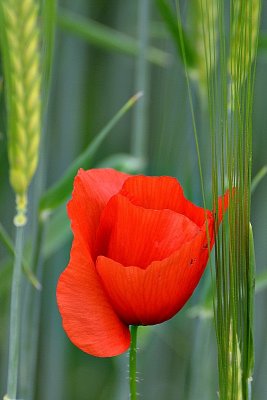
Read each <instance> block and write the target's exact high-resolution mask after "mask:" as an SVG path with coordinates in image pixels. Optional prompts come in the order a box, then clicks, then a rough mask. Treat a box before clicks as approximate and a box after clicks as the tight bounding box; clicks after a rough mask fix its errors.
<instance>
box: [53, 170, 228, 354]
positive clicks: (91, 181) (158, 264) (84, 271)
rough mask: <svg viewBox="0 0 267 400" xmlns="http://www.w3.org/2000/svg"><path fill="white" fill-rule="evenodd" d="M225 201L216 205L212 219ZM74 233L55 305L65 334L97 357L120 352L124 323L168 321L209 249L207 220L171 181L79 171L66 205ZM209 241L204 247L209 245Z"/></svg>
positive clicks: (211, 240) (210, 240) (188, 291)
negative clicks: (68, 259)
mask: <svg viewBox="0 0 267 400" xmlns="http://www.w3.org/2000/svg"><path fill="white" fill-rule="evenodd" d="M227 206H228V197H227V195H226V197H225V198H224V201H223V200H222V199H219V213H220V217H222V215H223V212H224V211H225V209H226V208H227ZM68 213H69V217H70V219H71V222H72V230H73V235H74V240H73V246H72V250H71V256H70V262H69V264H68V266H67V268H66V269H65V271H64V272H63V273H62V274H61V276H60V278H59V282H58V287H57V301H58V306H59V310H60V312H61V315H62V319H63V326H64V329H65V330H66V332H67V334H68V336H69V337H70V339H71V340H72V341H73V343H74V344H76V345H77V346H78V347H79V348H81V349H82V350H84V351H85V352H88V353H90V354H93V355H96V356H102V357H104V356H113V355H117V354H120V353H122V352H124V351H125V350H127V348H128V347H129V344H130V334H129V329H128V326H129V325H150V324H158V323H161V322H164V321H166V320H168V319H169V318H171V317H173V316H174V315H175V314H176V313H177V312H178V311H179V310H180V309H181V308H182V307H183V305H184V304H185V303H186V301H187V300H188V299H189V297H190V296H191V295H192V293H193V291H194V289H195V287H196V286H197V284H198V282H199V280H200V278H201V276H202V274H203V272H204V269H205V267H206V265H207V261H208V257H209V247H210V249H211V248H212V246H213V244H214V236H215V233H214V225H215V224H214V215H213V213H212V212H211V211H209V210H204V209H203V208H201V207H198V206H196V205H194V204H193V203H191V202H190V201H189V200H187V199H186V198H185V196H184V194H183V190H182V187H181V185H180V184H179V182H178V181H177V180H176V179H175V178H171V177H146V176H129V175H127V174H123V173H121V172H117V171H115V170H112V169H95V170H89V171H83V170H80V171H79V173H78V175H77V177H76V178H75V182H74V191H73V195H72V200H71V201H70V203H69V205H68ZM208 243H209V244H210V246H208Z"/></svg>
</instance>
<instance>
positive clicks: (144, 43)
mask: <svg viewBox="0 0 267 400" xmlns="http://www.w3.org/2000/svg"><path fill="white" fill-rule="evenodd" d="M150 3H151V0H139V6H138V25H139V26H138V32H139V54H138V58H137V65H136V84H135V85H136V91H137V92H139V91H142V92H144V96H143V98H142V99H141V100H140V101H139V102H138V104H137V105H136V107H135V110H134V111H135V113H134V128H133V139H132V153H133V155H135V156H136V157H140V158H141V159H142V160H145V159H146V147H147V143H146V136H147V118H146V110H147V102H148V62H147V56H146V55H147V48H148V43H149V18H150Z"/></svg>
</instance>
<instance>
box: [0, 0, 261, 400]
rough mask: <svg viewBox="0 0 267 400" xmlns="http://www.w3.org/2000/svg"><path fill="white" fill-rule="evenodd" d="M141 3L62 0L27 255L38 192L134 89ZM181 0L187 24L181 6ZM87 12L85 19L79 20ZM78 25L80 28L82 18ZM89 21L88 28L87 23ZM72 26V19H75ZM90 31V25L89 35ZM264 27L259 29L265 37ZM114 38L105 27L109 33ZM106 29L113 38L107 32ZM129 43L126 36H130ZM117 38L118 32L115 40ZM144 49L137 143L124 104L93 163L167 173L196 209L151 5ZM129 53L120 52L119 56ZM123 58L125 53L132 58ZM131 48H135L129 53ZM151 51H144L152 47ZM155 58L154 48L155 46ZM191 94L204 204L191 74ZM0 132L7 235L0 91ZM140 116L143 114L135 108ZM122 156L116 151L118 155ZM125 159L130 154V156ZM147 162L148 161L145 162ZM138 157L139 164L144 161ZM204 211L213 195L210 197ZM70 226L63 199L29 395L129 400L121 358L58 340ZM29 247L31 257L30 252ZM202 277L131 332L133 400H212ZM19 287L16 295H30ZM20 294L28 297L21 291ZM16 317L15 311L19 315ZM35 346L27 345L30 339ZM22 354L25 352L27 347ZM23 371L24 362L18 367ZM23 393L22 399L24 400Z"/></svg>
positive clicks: (199, 107) (187, 137)
mask: <svg viewBox="0 0 267 400" xmlns="http://www.w3.org/2000/svg"><path fill="white" fill-rule="evenodd" d="M141 1H142V0H139V1H137V0H136V1H123V0H76V1H75V2H73V1H70V0H68V1H67V0H66V1H60V2H59V6H58V18H57V26H56V40H55V49H54V60H53V70H52V71H53V73H52V84H51V93H50V97H49V103H48V112H47V115H46V118H45V123H44V132H43V133H44V140H43V143H42V146H41V160H42V161H41V166H42V167H41V168H40V169H39V171H38V173H37V175H36V177H35V179H34V182H33V184H32V186H31V195H30V205H29V224H28V227H27V234H28V242H29V243H28V246H27V247H28V249H27V248H26V257H27V254H28V253H30V247H31V244H32V243H33V239H32V235H34V233H33V232H34V229H35V222H34V221H35V217H36V213H35V211H34V210H35V206H36V204H35V202H36V199H35V193H36V192H38V190H39V191H40V187H41V188H42V187H43V188H45V187H49V186H50V185H52V184H53V183H55V182H56V181H57V180H58V179H59V178H60V177H61V176H62V175H63V174H64V172H65V171H66V169H67V168H68V166H69V165H70V163H71V161H72V160H74V159H75V158H76V157H77V156H78V155H79V154H80V153H81V151H82V150H83V149H84V148H85V147H86V146H87V145H88V144H89V143H90V142H91V141H92V140H93V138H95V137H96V136H97V134H98V132H99V131H100V130H101V128H103V127H104V126H105V125H106V124H107V122H108V121H109V120H110V119H111V118H112V116H113V115H114V114H115V113H116V112H117V111H118V109H119V108H120V107H121V106H122V105H123V104H124V103H125V102H126V101H127V100H128V99H129V98H130V97H131V96H132V95H133V94H135V93H136V92H137V91H139V90H143V89H144V88H143V87H138V85H137V78H136V75H137V61H138V57H137V54H138V42H137V38H138V26H139V24H138V6H140V5H139V3H140V2H141ZM193 3H194V1H192V4H191V5H189V6H188V5H187V6H186V2H184V3H183V2H182V15H183V18H184V23H185V24H188V29H190V21H189V19H188V15H189V14H190V13H189V12H188V7H189V8H190V6H191V7H193V6H194V4H193ZM266 17H267V1H266V0H263V2H262V17H261V21H262V22H261V29H260V42H259V44H260V46H259V51H258V57H257V68H256V79H255V101H254V111H253V176H255V175H256V173H257V172H258V171H259V170H260V169H261V168H262V167H263V166H264V165H266V164H267V153H266V148H267V135H266V127H267V112H266V93H267V74H266V70H267V25H266ZM81 18H84V19H85V20H83V19H81ZM70 21H72V23H74V25H75V24H76V25H77V24H78V26H81V25H82V23H84V21H86V22H87V23H88V24H89V25H88V26H91V28H90V29H91V30H92V29H94V28H95V26H94V25H92V23H91V22H90V21H97V22H98V23H100V24H101V25H100V26H98V28H99V29H100V30H101V29H103V28H111V29H113V30H115V31H117V32H120V33H123V34H124V35H126V36H127V38H132V40H133V42H131V43H132V45H133V47H134V50H129V48H130V47H131V46H130V43H129V42H127V43H126V48H127V46H128V50H127V49H126V50H125V48H124V49H123V48H122V47H123V46H122V43H123V38H122V37H119V38H118V39H117V47H116V46H112V45H110V44H107V43H105V40H104V41H103V40H101V37H100V33H99V31H96V33H95V37H94V36H92V35H93V34H92V33H91V36H90V35H89V36H90V37H85V36H84V35H83V34H82V33H81V31H79V29H76V30H75V28H73V25H71V23H70ZM79 24H80V25H79ZM90 24H91V25H90ZM76 25H75V26H76ZM91 32H92V31H91ZM265 32H266V33H265ZM110 35H111V34H110ZM111 36H112V35H111ZM127 38H126V39H127ZM124 39H125V37H124ZM149 44H150V46H153V47H154V48H157V49H158V50H160V51H161V52H160V53H159V54H160V56H159V60H160V61H159V60H158V58H157V57H156V60H155V57H154V58H153V56H152V60H151V57H150V61H149V62H148V63H147V77H146V87H145V93H144V97H143V99H142V101H143V102H144V103H145V124H144V135H145V136H144V138H145V142H144V145H143V146H142V149H141V151H139V154H138V151H137V150H136V148H135V135H136V129H137V128H136V118H138V115H137V116H136V108H132V109H131V110H130V111H129V112H128V113H127V114H126V115H125V116H124V117H123V118H122V119H121V120H120V122H119V123H118V124H117V125H116V126H115V128H113V129H112V131H111V132H110V134H109V136H108V137H107V138H106V139H105V141H104V142H103V143H102V145H101V147H100V148H99V150H98V151H97V153H96V154H95V156H94V159H93V161H92V164H91V166H92V167H96V166H101V165H106V166H119V167H120V168H122V169H123V168H126V169H127V170H128V171H129V170H130V171H132V172H141V171H145V172H146V173H148V174H151V175H172V176H175V177H177V178H178V179H179V181H180V182H181V183H182V185H183V187H184V190H185V193H186V195H187V197H188V198H189V199H190V200H192V201H194V202H195V203H197V204H199V205H202V196H201V188H200V179H199V168H198V161H197V155H196V149H195V141H194V135H193V124H192V115H191V111H190V106H189V98H188V89H187V83H186V78H185V73H184V67H183V64H182V62H181V59H180V58H179V55H178V53H177V49H176V46H175V43H174V42H173V40H172V38H171V36H170V34H169V32H168V30H167V29H166V26H165V24H164V21H163V19H162V17H161V14H160V12H159V10H158V8H157V5H156V2H154V1H150V18H149ZM126 53H129V54H126ZM130 53H132V54H130ZM134 53H135V54H134ZM152 53H153V51H152ZM156 54H157V53H156ZM191 90H192V100H193V106H194V112H195V117H196V124H197V130H198V135H199V141H200V152H201V157H202V167H203V172H204V183H205V191H206V194H207V199H208V201H209V199H210V195H211V163H210V136H209V132H208V119H207V115H206V114H205V104H203V98H202V97H201V96H200V95H199V91H198V87H197V83H196V82H192V81H191ZM0 105H1V109H0V113H1V122H0V123H1V126H0V127H1V136H0V182H1V184H0V205H1V207H0V220H1V223H2V225H3V226H4V227H5V229H6V230H7V231H8V232H9V234H10V236H11V237H14V227H13V225H12V219H13V215H14V196H13V193H12V191H11V189H10V186H9V182H8V160H7V143H6V141H7V138H6V132H5V111H4V105H3V93H2V91H1V104H0ZM139 117H140V114H139ZM121 154H123V155H124V156H121ZM133 157H134V158H133ZM144 159H145V160H144ZM144 161H145V163H144ZM266 179H267V178H264V179H263V180H262V181H261V182H260V184H259V185H258V187H257V189H256V191H255V193H254V194H253V197H252V215H251V221H252V225H253V229H254V238H255V250H256V264H257V275H258V276H259V277H260V278H258V279H257V287H256V288H257V293H256V298H255V344H256V364H255V373H254V380H253V392H254V399H255V400H265V399H266V398H267V383H266V371H267V335H266V332H267V318H266V312H267V311H266V309H267V289H266V288H265V287H266V281H265V280H264V274H265V277H266V272H267V261H266V260H267V246H266V240H267V207H266V202H267V184H266V182H267V181H266ZM209 206H210V207H211V202H209ZM70 245H71V231H70V227H69V223H68V220H67V218H66V213H65V205H64V206H63V207H61V208H60V209H59V210H57V211H56V213H55V214H54V215H53V216H52V217H51V218H50V220H49V222H48V223H47V229H46V237H45V243H44V249H43V259H44V269H43V273H42V275H43V276H42V280H43V289H42V291H41V292H40V293H37V294H36V295H35V297H34V302H37V303H38V302H40V318H39V319H38V318H36V320H35V322H34V323H35V324H36V326H33V329H35V327H36V328H38V329H39V334H38V338H37V339H38V343H39V344H38V354H37V362H36V366H35V367H34V370H35V372H36V377H35V378H32V379H34V380H35V389H34V392H33V393H32V394H31V398H32V399H36V400H48V399H49V400H53V399H64V400H70V399H77V400H114V399H116V400H123V399H127V398H128V381H127V379H128V378H127V374H128V356H127V355H126V354H125V355H122V356H119V357H115V358H110V359H98V358H94V357H92V356H90V355H87V354H84V353H82V352H81V351H80V350H79V349H77V348H75V347H74V346H73V345H72V344H71V343H70V341H69V340H68V338H67V337H66V335H65V333H64V331H63V329H62V327H61V319H60V316H59V313H58V309H57V305H56V299H55V288H56V283H57V279H58V277H59V275H60V273H61V272H62V270H63V269H64V267H65V266H66V264H67V263H68V258H69V250H70ZM27 251H28V253H27ZM11 271H12V259H11V257H10V255H9V253H8V252H7V250H6V248H5V247H4V246H3V245H2V244H1V243H0V395H1V396H3V395H4V393H5V382H6V366H7V341H8V312H9V300H10V299H9V294H10V284H11ZM209 285H210V274H209V269H207V271H206V273H205V276H204V278H203V280H202V282H201V284H200V286H199V287H198V289H197V290H196V292H195V293H194V296H193V297H192V299H191V300H190V302H189V303H188V304H187V306H186V307H185V308H184V309H183V310H182V311H181V312H180V313H179V314H178V315H177V316H176V317H174V318H173V319H172V320H171V321H168V322H166V323H164V324H162V325H160V326H154V327H145V328H141V329H140V334H139V351H138V377H139V384H138V389H139V392H140V393H141V394H142V395H141V397H140V398H143V399H154V400H157V399H158V400H161V399H163V398H165V399H168V400H172V399H173V400H174V399H182V400H202V399H203V400H204V399H205V400H213V399H215V398H217V394H216V391H217V388H218V383H217V365H216V362H217V360H216V357H217V355H216V339H215V330H214V325H213V321H212V318H211V315H212V314H211V312H212V307H211V303H210V302H209V299H208V300H207V292H208V288H209ZM27 287H28V285H27V283H26V281H25V282H24V291H25V293H27V290H28V289H27ZM25 297H26V296H25ZM23 315H24V314H23V313H22V318H23ZM33 345H34V343H33ZM29 351H30V350H29ZM25 368H26V367H25V366H24V365H21V373H24V372H25V371H24V370H25ZM25 400H26V399H25Z"/></svg>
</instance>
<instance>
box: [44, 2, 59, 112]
mask: <svg viewBox="0 0 267 400" xmlns="http://www.w3.org/2000/svg"><path fill="white" fill-rule="evenodd" d="M56 16H57V1H56V0H45V1H43V2H42V8H41V17H42V38H43V43H42V82H43V96H44V106H46V105H47V98H48V93H49V88H50V83H51V75H52V65H53V55H54V47H55V28H56Z"/></svg>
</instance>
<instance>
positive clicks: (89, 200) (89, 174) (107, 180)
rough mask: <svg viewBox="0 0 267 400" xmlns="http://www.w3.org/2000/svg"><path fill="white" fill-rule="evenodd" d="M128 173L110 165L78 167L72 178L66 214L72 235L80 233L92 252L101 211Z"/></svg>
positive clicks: (119, 187)
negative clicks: (70, 194) (105, 166)
mask: <svg viewBox="0 0 267 400" xmlns="http://www.w3.org/2000/svg"><path fill="white" fill-rule="evenodd" d="M128 176H129V175H127V174H124V173H123V172H118V171H115V170H113V169H90V170H89V171H84V170H83V169H80V170H79V172H78V174H77V176H76V178H75V180H74V190H73V193H72V199H71V200H70V202H69V203H68V215H69V217H70V219H71V222H72V231H73V233H74V235H79V237H80V238H81V240H83V241H84V242H85V243H87V245H89V248H90V251H91V252H92V251H93V248H94V241H95V233H96V230H97V226H98V223H99V219H100V215H101V212H102V210H103V208H104V207H105V205H106V203H107V202H108V200H109V199H110V198H111V197H112V196H113V195H114V194H115V193H117V192H118V191H119V190H120V189H121V187H122V185H123V182H124V181H125V179H127V178H128Z"/></svg>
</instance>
